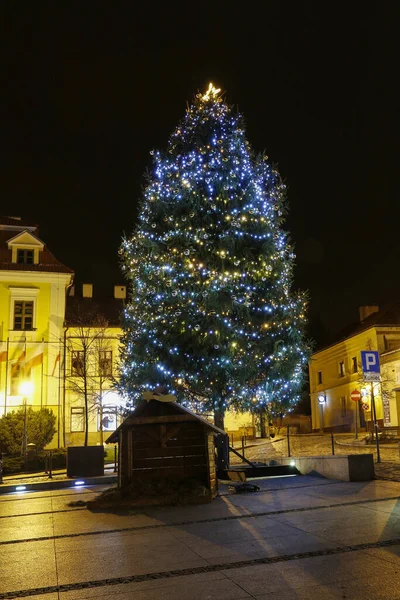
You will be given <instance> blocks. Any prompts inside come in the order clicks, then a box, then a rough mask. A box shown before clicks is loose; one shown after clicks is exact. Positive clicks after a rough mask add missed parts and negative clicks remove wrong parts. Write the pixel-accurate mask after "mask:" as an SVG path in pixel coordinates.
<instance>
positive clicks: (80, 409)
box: [70, 406, 85, 433]
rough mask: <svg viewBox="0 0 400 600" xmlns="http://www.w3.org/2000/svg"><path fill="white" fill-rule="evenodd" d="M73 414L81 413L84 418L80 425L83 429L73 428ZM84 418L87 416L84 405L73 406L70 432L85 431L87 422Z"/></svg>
mask: <svg viewBox="0 0 400 600" xmlns="http://www.w3.org/2000/svg"><path fill="white" fill-rule="evenodd" d="M72 415H81V418H82V424H81V425H80V427H81V429H73V428H72V423H73V416H72ZM84 418H85V409H84V407H83V406H71V413H70V419H71V420H70V432H71V433H83V432H84V431H85V423H84Z"/></svg>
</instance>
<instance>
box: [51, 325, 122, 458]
mask: <svg viewBox="0 0 400 600" xmlns="http://www.w3.org/2000/svg"><path fill="white" fill-rule="evenodd" d="M121 334H122V331H121V329H120V328H119V327H108V328H106V329H104V330H101V329H96V328H90V327H85V328H82V329H81V328H77V327H71V328H68V329H67V330H66V343H65V350H66V352H65V399H64V409H65V432H64V433H63V436H62V438H63V443H64V444H65V445H66V446H70V445H71V446H75V445H82V444H83V442H84V437H85V434H84V431H76V430H73V429H72V428H71V423H72V419H71V412H72V411H71V409H77V408H84V404H85V402H84V395H83V393H80V392H79V390H77V388H78V387H81V385H82V383H83V379H82V378H81V377H73V375H72V370H71V362H72V360H71V359H72V352H73V351H79V350H82V348H83V343H85V342H84V339H85V338H86V339H87V337H89V338H92V339H96V336H97V342H95V343H94V345H93V346H92V349H91V350H89V352H90V354H89V358H88V361H87V364H88V366H89V367H90V370H89V373H88V377H87V381H88V384H89V388H90V391H89V405H90V407H89V444H100V443H103V441H104V439H106V438H107V437H108V436H109V435H110V431H103V440H102V435H101V431H100V428H99V419H100V414H99V410H100V407H99V399H100V397H102V399H103V400H102V404H103V406H104V407H105V408H104V410H105V411H113V409H114V414H115V420H114V424H115V426H118V425H119V422H120V419H119V410H118V409H119V408H121V407H123V406H124V403H123V401H122V399H121V398H120V397H119V395H118V394H117V392H116V391H114V390H112V378H111V377H105V378H101V377H99V376H98V352H99V350H102V351H111V352H112V362H113V368H112V373H113V376H115V374H116V371H117V365H118V357H119V343H120V342H119V340H120V336H121ZM100 387H101V391H100ZM114 414H113V416H114ZM114 428H115V427H114Z"/></svg>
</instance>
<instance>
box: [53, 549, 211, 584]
mask: <svg viewBox="0 0 400 600" xmlns="http://www.w3.org/2000/svg"><path fill="white" fill-rule="evenodd" d="M206 565H207V562H206V561H205V560H204V559H203V558H201V557H200V556H199V555H198V554H196V552H193V551H192V550H190V549H189V548H187V547H182V545H181V544H175V545H171V546H162V547H160V546H154V545H150V546H145V547H141V546H134V547H127V548H123V547H121V548H120V549H118V550H117V549H116V548H112V549H111V550H110V549H109V548H107V546H101V547H100V546H99V547H98V548H95V547H92V548H91V550H90V553H88V555H87V557H85V559H84V558H83V556H82V552H81V551H80V550H75V551H71V552H62V553H59V552H57V568H58V577H59V583H60V584H64V583H76V582H82V581H92V580H98V579H105V578H109V577H110V578H111V577H125V576H129V575H142V574H144V573H158V572H162V571H170V570H172V569H185V568H193V567H204V566H206Z"/></svg>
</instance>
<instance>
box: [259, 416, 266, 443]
mask: <svg viewBox="0 0 400 600" xmlns="http://www.w3.org/2000/svg"><path fill="white" fill-rule="evenodd" d="M260 433H261V437H262V438H266V437H267V430H266V428H265V413H263V412H260Z"/></svg>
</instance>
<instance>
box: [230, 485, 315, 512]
mask: <svg viewBox="0 0 400 600" xmlns="http://www.w3.org/2000/svg"><path fill="white" fill-rule="evenodd" d="M228 498H229V501H230V505H231V508H232V510H235V509H236V510H237V509H239V508H241V510H244V509H247V511H248V512H274V511H277V510H292V509H296V508H304V507H305V506H307V507H312V506H323V505H324V504H326V503H327V502H326V500H325V499H323V498H318V497H316V496H315V497H314V496H311V495H306V494H303V493H299V492H296V491H295V490H291V491H286V492H271V493H261V492H260V493H255V494H236V495H232V496H229V497H228Z"/></svg>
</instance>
